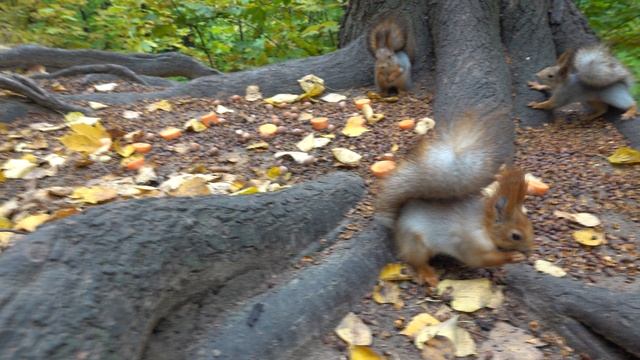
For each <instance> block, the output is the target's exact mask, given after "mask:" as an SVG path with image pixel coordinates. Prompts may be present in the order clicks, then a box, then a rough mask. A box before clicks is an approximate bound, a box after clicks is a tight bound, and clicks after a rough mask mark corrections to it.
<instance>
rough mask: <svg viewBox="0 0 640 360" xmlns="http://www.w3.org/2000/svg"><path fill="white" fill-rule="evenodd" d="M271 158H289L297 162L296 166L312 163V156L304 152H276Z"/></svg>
mask: <svg viewBox="0 0 640 360" xmlns="http://www.w3.org/2000/svg"><path fill="white" fill-rule="evenodd" d="M273 156H274V157H275V158H276V159H277V158H279V157H282V156H290V157H291V158H292V159H293V160H294V161H295V162H297V163H298V164H303V165H304V164H310V163H312V162H313V161H314V159H315V158H314V157H313V156H312V155H309V154H307V153H305V152H301V151H280V152H277V153H275V154H273Z"/></svg>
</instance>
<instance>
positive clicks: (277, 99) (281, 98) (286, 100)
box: [264, 94, 298, 105]
mask: <svg viewBox="0 0 640 360" xmlns="http://www.w3.org/2000/svg"><path fill="white" fill-rule="evenodd" d="M297 100H298V95H295V94H278V95H274V96H272V97H270V98H266V99H264V102H266V103H267V104H271V105H281V104H291V103H293V102H296V101H297Z"/></svg>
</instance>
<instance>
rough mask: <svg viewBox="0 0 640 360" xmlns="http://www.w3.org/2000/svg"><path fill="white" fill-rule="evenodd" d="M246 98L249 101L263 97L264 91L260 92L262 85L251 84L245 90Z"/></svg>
mask: <svg viewBox="0 0 640 360" xmlns="http://www.w3.org/2000/svg"><path fill="white" fill-rule="evenodd" d="M245 94H246V95H245V96H244V98H245V99H246V100H247V101H256V100H260V99H262V93H260V87H259V86H258V85H249V86H247V89H246V90H245Z"/></svg>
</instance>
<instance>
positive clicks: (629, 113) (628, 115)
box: [622, 103, 638, 120]
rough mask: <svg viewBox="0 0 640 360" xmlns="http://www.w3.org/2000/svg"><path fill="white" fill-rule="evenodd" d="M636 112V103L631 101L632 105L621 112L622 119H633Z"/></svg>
mask: <svg viewBox="0 0 640 360" xmlns="http://www.w3.org/2000/svg"><path fill="white" fill-rule="evenodd" d="M637 114H638V104H637V103H633V105H631V107H630V108H629V110H627V111H625V112H624V114H622V120H630V119H633V118H634V117H636V115H637Z"/></svg>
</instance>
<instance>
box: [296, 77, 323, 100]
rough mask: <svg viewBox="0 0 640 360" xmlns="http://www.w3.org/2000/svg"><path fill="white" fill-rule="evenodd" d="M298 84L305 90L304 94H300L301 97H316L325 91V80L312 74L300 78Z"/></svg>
mask: <svg viewBox="0 0 640 360" xmlns="http://www.w3.org/2000/svg"><path fill="white" fill-rule="evenodd" d="M298 84H300V87H301V88H302V90H303V91H304V95H302V96H300V98H305V97H314V96H318V95H320V94H322V93H323V92H324V80H322V79H321V78H319V77H317V76H315V75H312V74H309V75H305V76H303V77H302V78H300V79H298Z"/></svg>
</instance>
